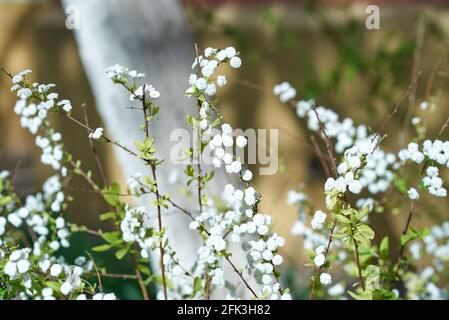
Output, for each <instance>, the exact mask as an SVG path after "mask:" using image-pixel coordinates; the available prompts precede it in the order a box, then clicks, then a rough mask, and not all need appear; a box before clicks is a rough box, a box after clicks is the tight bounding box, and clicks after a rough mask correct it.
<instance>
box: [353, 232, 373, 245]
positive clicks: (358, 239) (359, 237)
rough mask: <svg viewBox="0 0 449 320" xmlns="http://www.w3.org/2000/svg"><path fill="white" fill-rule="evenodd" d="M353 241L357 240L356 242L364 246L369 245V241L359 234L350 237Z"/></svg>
mask: <svg viewBox="0 0 449 320" xmlns="http://www.w3.org/2000/svg"><path fill="white" fill-rule="evenodd" d="M352 237H353V238H354V239H355V240H357V241H358V242H360V243H361V244H365V245H367V246H369V245H370V241H369V239H368V238H365V237H364V236H363V234H361V233H360V232H356V233H354V235H353V236H352Z"/></svg>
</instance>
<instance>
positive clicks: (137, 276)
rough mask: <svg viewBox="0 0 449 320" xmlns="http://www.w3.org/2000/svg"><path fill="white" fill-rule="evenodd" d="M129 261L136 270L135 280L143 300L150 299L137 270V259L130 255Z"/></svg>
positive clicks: (132, 254)
mask: <svg viewBox="0 0 449 320" xmlns="http://www.w3.org/2000/svg"><path fill="white" fill-rule="evenodd" d="M131 260H132V262H133V265H134V269H135V270H136V279H137V282H138V283H139V287H140V291H141V292H142V296H143V300H149V299H150V297H149V295H148V290H147V287H146V286H145V282H144V281H143V278H142V274H141V273H140V270H139V262H138V261H137V257H136V255H135V254H134V253H131Z"/></svg>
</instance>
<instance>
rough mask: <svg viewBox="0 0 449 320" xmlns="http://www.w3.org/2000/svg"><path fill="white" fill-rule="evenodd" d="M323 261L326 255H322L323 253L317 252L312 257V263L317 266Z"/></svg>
mask: <svg viewBox="0 0 449 320" xmlns="http://www.w3.org/2000/svg"><path fill="white" fill-rule="evenodd" d="M325 261H326V257H325V256H324V254H319V255H317V256H316V257H315V258H314V259H313V263H315V265H316V266H317V267H321V266H322V265H323V264H324V262H325Z"/></svg>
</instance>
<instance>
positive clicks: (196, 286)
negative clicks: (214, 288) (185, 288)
mask: <svg viewBox="0 0 449 320" xmlns="http://www.w3.org/2000/svg"><path fill="white" fill-rule="evenodd" d="M200 290H201V278H199V277H196V278H195V280H194V282H193V291H194V292H198V291H200Z"/></svg>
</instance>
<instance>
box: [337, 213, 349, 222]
mask: <svg viewBox="0 0 449 320" xmlns="http://www.w3.org/2000/svg"><path fill="white" fill-rule="evenodd" d="M334 216H335V219H337V221H338V222H340V223H344V224H350V223H351V220H350V219H349V218H347V217H346V216H344V215H343V214H335V215H334Z"/></svg>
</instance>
